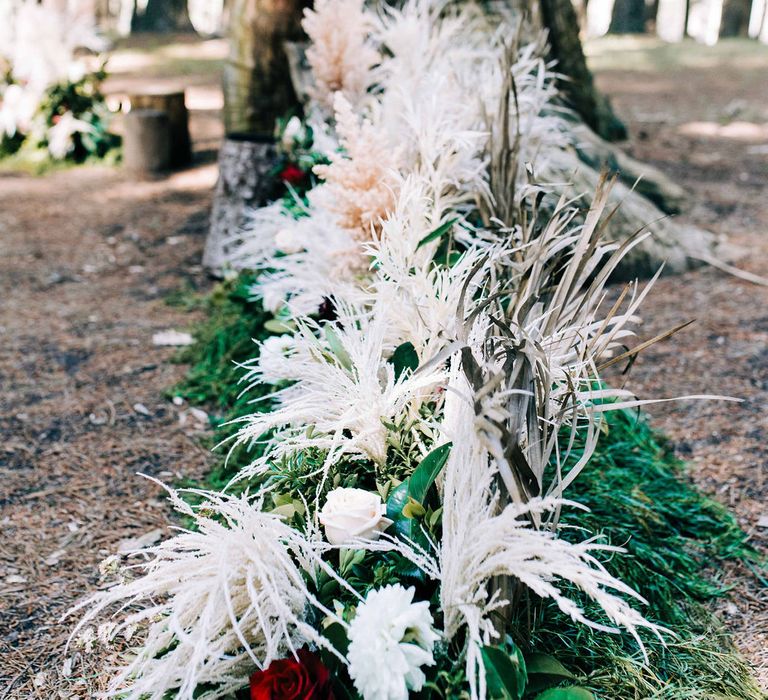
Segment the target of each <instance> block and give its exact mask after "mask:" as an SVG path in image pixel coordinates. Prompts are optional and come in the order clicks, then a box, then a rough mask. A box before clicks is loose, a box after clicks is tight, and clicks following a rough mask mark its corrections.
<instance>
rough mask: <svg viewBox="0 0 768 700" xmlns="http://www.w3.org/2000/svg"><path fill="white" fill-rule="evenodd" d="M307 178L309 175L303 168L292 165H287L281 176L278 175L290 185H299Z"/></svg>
mask: <svg viewBox="0 0 768 700" xmlns="http://www.w3.org/2000/svg"><path fill="white" fill-rule="evenodd" d="M306 176H307V174H306V173H305V172H304V171H303V170H302V169H301V168H298V167H296V166H295V165H293V164H292V163H289V164H288V165H286V166H285V167H284V168H283V169H282V171H281V172H280V175H278V177H279V178H280V179H281V180H282V181H283V182H287V183H288V184H290V185H298V184H299V183H300V182H303V181H304V178H305V177H306Z"/></svg>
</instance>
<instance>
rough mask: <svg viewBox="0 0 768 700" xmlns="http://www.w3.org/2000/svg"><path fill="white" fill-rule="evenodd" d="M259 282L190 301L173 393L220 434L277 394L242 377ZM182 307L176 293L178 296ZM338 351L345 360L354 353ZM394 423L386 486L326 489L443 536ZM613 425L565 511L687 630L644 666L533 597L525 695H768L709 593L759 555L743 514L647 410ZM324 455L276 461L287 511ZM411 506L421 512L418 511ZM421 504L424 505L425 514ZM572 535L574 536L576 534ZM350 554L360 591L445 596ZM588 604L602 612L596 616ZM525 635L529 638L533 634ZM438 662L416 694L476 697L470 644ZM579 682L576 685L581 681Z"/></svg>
mask: <svg viewBox="0 0 768 700" xmlns="http://www.w3.org/2000/svg"><path fill="white" fill-rule="evenodd" d="M253 282H254V277H253V275H251V274H247V273H244V274H242V275H241V276H240V277H239V278H237V279H235V280H231V281H229V282H226V283H224V284H222V285H220V286H219V287H218V288H217V289H216V291H215V292H214V293H213V294H212V295H211V296H210V297H208V298H207V299H205V300H202V301H199V300H198V301H194V302H191V303H193V304H197V305H202V306H203V307H204V308H205V309H206V311H207V314H208V319H207V320H206V321H205V322H204V323H203V324H201V326H200V327H199V328H198V329H197V331H196V333H195V336H196V340H197V342H196V343H195V345H193V346H191V347H190V348H188V349H186V350H184V352H183V353H182V355H181V357H180V359H181V360H183V361H185V362H189V363H190V364H191V365H192V366H191V368H190V371H189V373H188V376H187V378H186V379H185V380H184V381H183V382H182V383H181V384H180V385H179V386H178V387H176V388H175V389H174V390H173V391H172V392H171V393H172V394H173V395H181V396H184V397H185V398H187V399H188V400H189V401H190V402H192V403H198V404H204V405H206V406H207V407H209V408H210V407H211V406H213V407H215V408H216V409H218V411H219V416H218V417H217V418H216V420H215V424H216V426H217V428H216V433H217V434H216V440H215V441H216V442H218V441H220V440H221V439H223V438H225V437H228V436H230V435H231V434H232V433H233V432H234V430H235V429H236V426H231V425H225V424H223V421H224V419H225V418H230V419H231V418H236V417H238V416H242V415H244V414H246V413H250V412H252V411H254V410H257V408H258V406H259V405H261V404H252V403H249V401H251V400H252V399H253V398H257V397H259V396H263V395H265V394H266V393H267V392H268V391H270V390H271V388H270V387H253V388H252V389H251V390H249V391H248V392H247V394H246V395H241V391H242V389H243V385H242V384H238V380H239V379H240V377H241V376H242V370H241V369H239V368H238V367H237V363H238V362H243V361H245V360H250V359H252V358H253V357H254V356H255V354H256V347H255V346H254V343H253V339H259V338H264V337H266V336H267V335H268V334H269V331H267V330H266V329H265V325H264V324H265V323H266V321H268V320H269V319H270V318H271V317H270V316H269V314H267V313H265V312H264V310H263V309H262V308H261V306H260V304H258V303H257V302H254V301H251V300H250V287H251V285H252V284H253ZM181 301H182V299H177V300H176V303H180V302H181ZM188 305H189V302H188ZM275 331H276V332H281V331H280V329H275ZM339 359H340V361H342V362H343V358H339ZM389 427H390V430H391V435H395V436H400V437H399V438H398V440H403V442H402V443H398V444H397V445H395V444H394V443H392V444H390V446H389V448H390V449H389V453H388V460H387V461H388V464H387V470H390V471H386V472H383V473H380V474H379V475H378V476H377V477H376V480H375V481H374V480H373V479H374V477H373V476H360V475H361V474H366V473H368V474H369V475H373V474H374V473H375V470H374V469H373V468H371V469H369V470H366V469H361V463H360V462H359V461H357V462H352V461H349V462H343V461H342V462H341V463H340V464H338V465H335V466H334V467H333V468H332V471H331V472H330V474H329V478H328V480H327V481H328V484H327V488H329V489H330V488H333V487H334V486H338V485H344V486H358V487H360V488H368V489H373V488H378V489H379V491H380V492H382V495H383V497H384V498H385V499H387V496H389V500H390V501H391V500H392V496H393V495H394V494H395V492H398V489H399V492H402V493H401V495H404V496H405V497H407V498H403V499H401V500H402V503H401V505H400V510H399V511H398V512H399V513H401V514H402V511H403V509H406V510H408V514H409V515H410V516H411V518H412V519H415V520H417V521H418V522H419V523H420V524H424V525H426V526H427V528H428V529H429V530H432V532H436V531H437V528H439V518H440V512H439V509H436V510H434V509H432V503H431V501H430V498H429V496H428V492H429V488H430V484H431V483H432V481H433V480H434V478H435V476H436V474H437V473H439V471H440V468H438V467H436V465H435V464H432V466H430V467H429V469H427V467H426V466H425V467H424V469H425V476H426V477H427V478H426V479H425V481H424V483H425V484H426V486H424V487H423V488H422V487H420V488H419V489H417V490H418V491H419V493H417V494H416V493H411V494H410V495H409V493H408V485H407V482H406V479H407V477H408V476H409V475H411V473H412V472H413V470H414V466H415V465H416V464H417V463H418V462H419V459H418V457H416V456H415V455H416V454H418V452H417V450H416V449H415V448H414V446H411V445H410V444H408V443H407V438H406V437H403V436H407V435H408V434H409V430H408V426H407V425H402V426H394V425H393V426H389ZM604 428H605V434H604V435H603V436H602V438H601V441H600V444H599V446H598V449H597V452H596V453H595V455H594V457H593V459H592V460H591V461H590V463H589V465H588V466H587V468H586V469H585V470H584V471H583V472H582V474H581V475H580V476H579V478H578V479H577V480H576V482H575V484H574V485H573V486H572V488H571V489H570V490H569V494H568V496H569V497H570V498H572V499H573V500H575V501H579V502H581V503H583V504H585V505H586V506H588V507H589V508H590V509H591V510H590V512H589V513H579V514H578V516H573V515H571V516H566V519H565V524H570V525H578V526H579V528H583V529H586V530H587V531H588V532H594V533H599V534H602V535H603V536H605V537H606V538H607V539H608V540H609V541H610V542H612V543H614V544H618V545H622V546H624V547H625V548H626V549H627V550H628V555H622V556H618V557H613V558H612V559H611V560H610V561H608V562H606V566H608V568H609V569H610V571H611V573H613V574H614V575H616V576H618V577H619V578H620V579H622V580H623V581H625V582H626V583H627V584H628V585H630V586H632V587H633V588H635V589H636V590H638V591H639V592H640V594H641V595H643V596H644V597H645V598H646V599H647V600H648V601H649V605H648V606H647V607H646V608H645V609H644V610H643V612H644V613H645V614H646V615H647V616H648V617H649V618H650V619H651V620H653V621H655V622H657V623H659V624H661V625H663V626H666V627H668V628H670V629H672V630H673V631H674V632H675V633H676V634H677V635H678V636H677V637H676V638H669V639H668V640H667V646H664V645H662V644H661V643H660V642H659V641H657V640H655V639H654V638H650V637H649V638H645V639H644V642H645V644H646V648H647V650H648V654H649V665H648V666H643V665H642V663H641V661H642V659H641V658H640V655H639V652H638V649H637V646H636V644H635V643H634V642H633V640H631V639H628V638H627V637H626V636H621V635H611V634H606V633H604V632H597V631H594V630H592V629H590V628H587V627H585V626H583V625H577V624H575V623H573V622H572V621H571V620H570V619H568V618H567V617H566V616H564V615H563V614H562V613H561V612H559V611H558V610H557V609H556V607H555V606H553V605H542V604H541V602H540V601H537V600H533V599H529V603H530V605H523V606H520V607H521V608H526V609H527V610H528V612H529V614H530V618H528V619H526V620H525V621H523V620H521V621H520V622H519V624H518V626H517V627H518V630H519V631H520V634H518V635H516V638H515V642H516V643H517V644H518V646H519V647H520V649H522V650H523V652H524V653H525V656H526V662H527V665H528V683H527V686H526V689H525V695H524V697H525V699H526V700H528V699H529V698H538V699H539V700H586V699H587V698H589V697H590V695H589V694H588V693H589V692H591V693H593V694H594V696H596V697H598V698H600V699H608V698H612V699H615V700H641V699H644V698H649V697H655V698H663V699H665V700H694V699H701V700H705V699H708V698H715V697H718V698H732V699H736V698H738V699H740V700H753V699H754V700H757V699H759V698H762V697H763V696H762V695H761V694H760V691H759V690H758V689H757V688H756V686H755V684H754V681H753V680H752V678H751V676H750V672H749V669H748V667H747V665H746V663H745V662H744V660H743V659H742V658H741V657H740V656H739V655H738V653H737V652H736V651H735V650H734V648H733V645H732V642H731V640H730V638H729V636H728V635H727V633H726V632H725V631H724V630H723V629H722V627H721V625H720V624H719V623H718V622H717V621H716V620H715V619H714V618H713V616H712V615H711V614H709V613H708V612H707V610H706V607H705V604H706V602H707V601H709V600H711V599H712V598H714V597H716V596H718V595H720V594H721V593H722V592H723V585H722V583H721V582H719V581H717V579H716V578H713V577H712V575H710V574H708V573H705V570H706V568H707V564H708V563H711V562H715V563H716V562H718V561H722V560H726V559H734V558H746V559H750V560H753V561H754V562H757V558H756V555H755V554H754V553H753V552H752V551H751V550H750V549H749V548H748V546H747V545H746V544H745V538H744V534H743V532H742V531H741V530H740V529H739V527H738V524H737V523H736V520H735V518H734V517H733V515H731V514H730V513H729V512H728V510H727V509H726V508H725V507H723V506H721V505H720V504H718V503H716V502H715V501H713V500H712V499H710V498H709V497H707V496H705V495H703V494H702V493H701V492H700V491H699V490H698V489H696V488H695V487H694V485H693V484H692V483H691V482H690V480H689V479H688V477H687V476H686V474H685V471H684V468H683V465H681V464H680V463H679V462H678V461H677V460H675V459H674V458H673V457H672V456H671V455H670V454H669V453H668V451H667V450H666V448H665V446H664V444H663V441H662V440H661V439H660V438H659V437H658V436H657V435H656V434H655V433H654V432H653V431H652V430H651V429H650V427H649V426H648V424H647V423H646V422H645V421H644V420H643V419H642V418H641V417H638V416H637V415H636V414H634V413H632V412H630V411H617V412H610V413H608V414H606V420H605V424H604ZM393 439H394V438H393ZM447 449H448V447H447V446H443V447H440V448H438V449H437V450H435V451H433V453H431V454H430V455H429V456H428V458H425V459H424V460H423V461H422V465H424V464H425V463H427V465H429V463H430V462H431V461H432V460H433V459H434V460H436V459H437V457H436V456H434V455H435V454H436V453H437V454H440V455H442V456H443V457H444V458H447ZM578 452H579V444H578V441H577V444H576V447H575V450H574V452H573V453H572V455H571V459H577V458H578V456H579V455H578ZM433 456H434V457H433ZM253 457H254V453H248V452H247V451H246V450H240V451H235V452H234V453H233V454H232V455H230V457H229V460H228V463H227V465H226V466H225V465H224V464H223V458H222V462H221V465H220V466H219V467H218V468H217V469H216V470H215V471H214V473H213V474H212V475H211V476H210V477H209V479H208V484H206V485H207V486H211V487H213V488H217V487H221V486H222V485H223V484H224V483H226V482H227V481H228V480H229V479H230V478H231V477H232V476H233V475H234V473H235V471H236V470H237V469H239V468H240V467H241V466H242V465H244V464H247V463H248V462H250V461H251V460H252V459H253ZM323 457H324V455H322V454H321V453H317V454H313V453H306V454H303V455H297V456H296V457H295V458H292V459H290V460H287V461H286V462H285V463H284V464H283V463H281V464H279V465H275V467H274V471H273V473H271V474H268V475H267V477H266V478H267V480H273V483H274V480H279V481H280V486H279V488H277V489H276V493H277V494H278V495H277V496H276V497H277V499H278V500H277V501H276V505H277V504H278V501H279V503H280V504H290V503H293V499H295V497H296V495H297V494H298V492H299V490H301V491H306V489H307V488H312V487H313V486H314V485H315V483H314V482H312V484H311V485H310V486H307V481H306V479H307V475H308V474H311V473H312V472H313V471H316V470H317V469H318V467H319V466H320V465H321V464H322V461H323ZM389 457H391V459H390V458H389ZM428 460H429V461H428ZM390 462H391V464H390ZM433 467H434V468H433ZM382 480H383V481H382ZM416 496H417V497H416ZM414 504H415V505H414ZM409 505H411V506H412V507H411V508H410V509H407V508H406V506H409ZM416 505H418V506H421V508H422V509H423V511H424V512H423V514H422V513H421V511H419V509H418V508H416V507H415V506H416ZM390 517H391V514H390ZM569 517H571V518H572V520H570V522H569V520H568V518H569ZM406 520H407V519H406ZM564 536H568V530H567V529H566V530H565V531H564ZM574 537H576V538H577V539H581V538H582V537H583V530H582V531H581V532H575V533H574ZM343 556H344V561H343V562H342V561H340V562H339V566H343V567H344V569H345V571H346V573H347V575H348V577H349V579H348V580H349V582H350V584H351V585H352V586H353V587H354V588H355V589H356V590H357V591H358V592H360V593H362V594H365V593H366V592H367V591H368V590H369V589H370V588H373V587H380V586H382V585H386V584H387V583H393V582H402V583H404V584H405V585H415V586H416V587H417V591H418V592H419V596H420V597H421V598H422V599H425V598H431V597H432V596H433V595H434V591H433V590H432V589H431V588H430V586H429V582H427V581H425V580H424V577H423V575H421V576H420V575H419V572H418V570H416V569H415V568H414V567H413V566H412V565H411V564H409V562H407V561H404V560H403V559H402V557H399V556H398V555H395V554H387V555H385V556H382V555H381V554H376V555H373V554H364V555H363V556H360V555H359V553H355V552H351V553H347V554H344V555H343ZM317 584H318V593H319V595H320V597H321V598H322V599H323V600H332V599H333V598H334V597H336V598H337V599H339V600H341V601H342V602H344V603H345V604H347V605H354V600H353V599H352V598H351V597H349V595H348V594H345V593H344V592H343V591H340V590H339V589H338V584H336V583H335V582H334V581H332V580H330V579H324V578H323V577H322V576H321V577H319V579H318V582H317ZM587 611H588V613H589V614H591V615H593V616H596V617H599V613H598V611H597V610H593V609H590V608H588V610H587ZM526 629H527V630H528V632H527V633H526V634H522V631H523V630H526ZM491 655H493V652H491ZM436 658H437V663H436V665H435V667H433V668H432V669H430V675H429V682H428V684H427V686H426V687H425V689H424V691H422V693H419V694H418V697H419V698H429V699H433V698H434V699H435V700H436V699H437V698H452V699H453V700H461V699H462V698H465V697H467V695H466V693H465V689H466V677H465V675H464V659H463V658H462V657H461V651H460V649H458V648H457V647H456V645H447V646H446V645H440V646H439V647H438V649H437V650H436ZM339 673H342V671H341V670H339ZM576 676H578V677H579V680H578V681H575V680H574V677H576ZM574 683H578V687H577V686H576V685H574ZM564 685H565V686H567V687H563V686H564ZM581 686H583V687H581ZM349 687H350V686H349V685H347V688H349ZM350 697H352V696H350Z"/></svg>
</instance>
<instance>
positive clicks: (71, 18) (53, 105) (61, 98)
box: [0, 0, 118, 162]
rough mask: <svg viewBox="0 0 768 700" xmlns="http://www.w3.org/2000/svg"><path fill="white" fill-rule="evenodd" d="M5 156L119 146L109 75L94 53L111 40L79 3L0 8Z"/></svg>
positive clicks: (79, 154) (66, 155)
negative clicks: (70, 7)
mask: <svg viewBox="0 0 768 700" xmlns="http://www.w3.org/2000/svg"><path fill="white" fill-rule="evenodd" d="M0 21H2V24H3V28H2V30H0V32H2V36H0V68H2V67H3V66H4V71H3V73H4V77H2V78H0V157H1V156H3V155H12V154H14V153H16V152H17V151H20V150H21V151H23V152H24V153H26V154H28V155H30V156H32V157H33V158H36V159H39V158H40V157H47V158H49V159H51V160H54V161H62V160H71V161H75V162H82V161H84V160H85V159H86V158H88V157H90V156H95V157H99V158H101V157H103V156H104V155H106V153H107V152H108V151H109V150H110V149H112V148H114V147H115V146H116V145H117V143H118V140H117V137H116V136H115V135H114V134H111V133H110V132H109V130H108V127H109V110H108V109H107V106H106V103H105V101H104V97H103V95H102V94H101V92H100V85H101V83H102V82H103V80H104V78H105V77H106V72H105V70H104V63H103V62H101V61H99V60H98V59H96V58H95V56H84V55H82V51H88V52H90V53H91V54H98V53H100V52H102V51H103V50H104V49H105V48H106V42H105V41H104V40H103V39H102V38H101V37H100V36H98V35H97V34H96V32H95V29H94V28H93V26H92V24H91V23H90V22H89V21H88V20H87V19H85V17H83V16H81V15H79V14H78V13H76V12H74V11H58V10H56V9H54V8H51V7H49V6H47V5H41V4H38V3H37V2H34V0H21V1H20V2H18V3H14V2H10V3H8V5H7V7H5V8H4V10H3V12H2V14H0Z"/></svg>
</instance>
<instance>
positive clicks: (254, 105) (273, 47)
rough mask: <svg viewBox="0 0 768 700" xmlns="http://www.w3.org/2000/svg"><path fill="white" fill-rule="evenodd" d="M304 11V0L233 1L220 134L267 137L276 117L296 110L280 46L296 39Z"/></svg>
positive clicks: (271, 132) (295, 101)
mask: <svg viewBox="0 0 768 700" xmlns="http://www.w3.org/2000/svg"><path fill="white" fill-rule="evenodd" d="M305 5H306V0H234V2H233V4H232V9H231V11H230V32H229V34H230V53H229V59H228V60H227V63H226V64H225V66H224V128H225V131H226V133H228V134H251V135H255V136H258V137H262V138H263V137H266V136H271V135H272V134H273V131H274V128H275V120H276V119H277V118H278V117H282V116H285V114H286V113H288V112H290V111H291V110H298V108H299V105H298V101H297V99H296V95H295V93H294V90H293V87H292V85H291V79H290V74H289V69H288V60H287V58H286V55H285V51H284V49H283V44H284V43H285V42H286V41H293V40H297V39H299V38H301V36H302V30H301V16H302V10H303V8H304V7H305Z"/></svg>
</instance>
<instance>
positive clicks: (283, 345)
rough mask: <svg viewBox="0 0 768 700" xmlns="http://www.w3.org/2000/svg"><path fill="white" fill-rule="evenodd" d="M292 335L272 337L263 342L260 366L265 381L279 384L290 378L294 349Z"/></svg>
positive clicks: (260, 352) (260, 350)
mask: <svg viewBox="0 0 768 700" xmlns="http://www.w3.org/2000/svg"><path fill="white" fill-rule="evenodd" d="M294 345H295V343H294V340H293V336H292V335H272V336H270V337H269V338H266V339H265V340H263V341H262V343H261V347H260V349H259V366H260V368H261V372H262V377H263V378H264V381H265V382H267V383H269V384H277V383H278V382H280V381H284V380H285V379H286V378H288V377H290V366H291V363H290V359H289V356H290V353H291V351H292V350H293V349H294Z"/></svg>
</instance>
